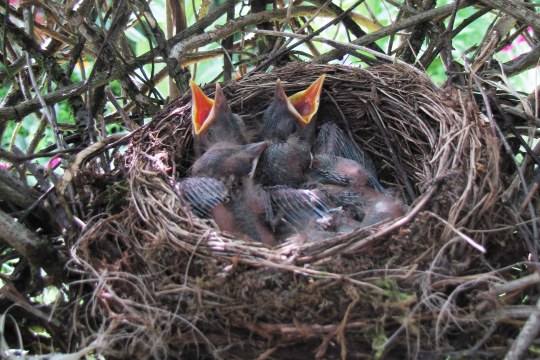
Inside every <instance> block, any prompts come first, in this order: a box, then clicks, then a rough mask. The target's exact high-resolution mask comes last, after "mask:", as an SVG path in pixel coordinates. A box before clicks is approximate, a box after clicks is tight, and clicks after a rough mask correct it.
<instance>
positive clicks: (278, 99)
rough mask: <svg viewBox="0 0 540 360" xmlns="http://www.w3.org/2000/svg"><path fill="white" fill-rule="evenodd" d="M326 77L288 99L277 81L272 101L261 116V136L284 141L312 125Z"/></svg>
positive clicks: (320, 78) (321, 77) (322, 76)
mask: <svg viewBox="0 0 540 360" xmlns="http://www.w3.org/2000/svg"><path fill="white" fill-rule="evenodd" d="M325 77H326V75H325V74H323V75H321V76H320V77H319V78H318V79H317V80H315V81H314V82H313V83H312V84H311V85H310V86H309V87H308V88H307V89H306V90H304V91H300V92H298V93H296V94H293V95H291V96H289V97H287V95H286V94H285V90H284V89H283V85H282V84H281V80H279V79H278V80H277V82H276V89H275V92H274V100H273V101H272V103H271V104H270V106H269V107H268V109H266V111H265V112H264V115H263V126H262V129H261V133H262V135H263V136H264V137H265V138H266V139H280V140H285V139H286V138H288V137H289V136H291V135H294V134H296V133H300V132H301V131H302V130H303V129H305V128H307V127H308V125H310V124H312V123H313V120H314V117H315V115H316V114H317V110H318V109H319V100H320V96H321V91H322V86H323V83H324V79H325Z"/></svg>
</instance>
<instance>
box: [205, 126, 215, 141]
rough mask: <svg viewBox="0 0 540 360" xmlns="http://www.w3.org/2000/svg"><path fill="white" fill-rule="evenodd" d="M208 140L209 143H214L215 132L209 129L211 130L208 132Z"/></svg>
mask: <svg viewBox="0 0 540 360" xmlns="http://www.w3.org/2000/svg"><path fill="white" fill-rule="evenodd" d="M206 139H207V140H208V141H213V139H214V132H213V131H212V130H210V129H209V130H208V131H207V132H206Z"/></svg>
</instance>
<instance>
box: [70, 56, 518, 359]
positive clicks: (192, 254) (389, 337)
mask: <svg viewBox="0 0 540 360" xmlns="http://www.w3.org/2000/svg"><path fill="white" fill-rule="evenodd" d="M322 73H326V74H327V77H326V81H325V85H324V90H323V93H322V96H321V105H320V109H319V115H318V125H319V126H320V124H322V123H324V122H326V121H333V122H335V123H337V124H338V125H339V126H340V127H341V128H342V129H343V130H344V131H345V132H346V133H348V134H349V135H350V136H352V137H353V139H354V140H355V141H356V142H357V144H358V145H359V146H360V147H361V148H362V149H364V150H366V152H368V153H369V154H370V155H371V157H372V159H373V162H374V164H375V166H376V168H377V171H378V175H379V177H380V179H381V182H382V183H383V185H384V186H385V187H386V188H388V189H391V191H392V192H393V193H394V194H395V195H396V196H397V197H399V198H401V199H402V200H403V201H404V202H405V203H406V204H407V205H408V207H409V209H408V211H407V212H406V214H405V215H404V216H403V217H400V218H398V219H394V220H391V221H387V222H385V223H379V224H376V225H375V226H371V227H369V228H364V229H358V230H356V231H353V232H351V233H347V234H340V235H339V236H336V237H333V238H328V239H325V240H321V241H317V242H306V243H304V244H298V243H287V242H285V243H282V244H280V245H278V246H276V247H274V248H268V247H266V246H264V245H262V244H260V243H257V242H249V241H246V240H245V239H235V238H234V237H233V236H231V235H229V234H227V233H222V232H220V231H219V230H218V229H217V227H216V226H215V224H214V223H213V222H212V221H211V220H202V219H199V218H197V217H195V216H194V215H193V214H192V213H191V211H190V210H189V207H187V206H186V204H185V202H184V201H183V200H182V197H181V196H180V194H179V193H178V191H177V190H176V189H177V187H176V186H175V185H176V184H177V183H178V181H179V180H180V179H182V178H183V177H184V176H185V175H186V172H187V170H188V168H189V166H190V164H191V163H192V161H193V152H192V135H191V103H190V100H191V99H190V94H186V95H185V96H184V97H182V98H181V99H179V100H177V101H174V102H173V103H171V104H170V105H169V106H168V107H167V108H165V109H164V110H163V111H162V112H161V113H160V114H159V115H158V116H157V117H155V118H154V119H153V120H152V121H151V122H150V123H149V124H148V125H146V126H144V127H142V128H141V129H139V130H138V131H137V132H136V133H135V135H134V136H133V138H132V140H131V142H130V144H129V147H128V150H127V152H126V154H125V155H124V156H123V157H122V158H121V159H120V160H122V161H123V162H120V161H119V162H118V163H119V164H121V165H119V166H118V168H117V169H116V170H115V171H113V172H111V174H112V175H110V174H109V175H108V176H107V177H105V178H104V179H102V180H101V181H97V180H96V179H95V178H92V179H90V177H84V176H79V177H78V178H77V179H76V180H75V181H76V182H79V184H78V185H84V186H85V187H78V188H81V189H82V188H85V189H86V190H87V191H86V192H85V194H84V195H83V194H81V197H82V200H83V201H87V202H88V203H89V204H90V205H91V206H92V208H93V209H94V211H93V218H92V219H86V220H87V221H88V223H89V226H88V227H87V228H86V229H85V232H84V234H83V236H82V237H81V238H80V240H79V241H78V242H77V243H76V245H75V247H74V248H73V256H74V258H75V260H74V261H73V262H72V268H73V270H74V271H76V272H78V273H80V274H82V275H83V279H84V281H82V285H81V288H80V290H79V291H81V294H82V296H81V302H80V303H78V304H75V305H74V306H75V307H76V313H77V319H78V321H80V322H81V323H83V324H84V326H78V327H73V328H74V329H76V330H74V331H75V332H76V334H77V335H78V336H79V338H80V339H81V343H82V344H84V343H88V342H90V341H91V340H92V339H96V338H99V339H100V342H99V344H100V346H99V349H98V351H99V352H100V353H102V354H104V355H107V356H113V357H122V358H124V357H133V356H135V357H155V358H163V357H166V356H168V357H182V358H190V357H191V356H192V357H196V356H197V357H199V358H227V359H230V358H259V359H263V358H276V359H278V358H289V359H293V358H294V359H304V358H306V359H312V358H317V359H319V358H327V359H331V358H345V357H348V358H361V357H362V356H364V357H366V358H371V357H374V356H379V357H381V356H382V357H384V356H389V357H396V356H397V357H403V356H404V355H405V354H408V356H410V357H413V356H417V357H423V356H435V355H434V354H447V355H462V356H467V354H477V355H478V354H501V353H504V352H505V350H506V349H507V346H508V344H507V337H508V336H515V330H508V328H505V327H501V326H499V325H500V317H499V315H497V314H498V311H497V310H498V309H499V308H500V307H502V306H503V305H504V304H505V303H507V302H511V301H518V300H516V299H515V297H504V296H500V292H501V291H502V290H499V286H500V285H501V284H504V283H505V282H506V281H507V280H508V279H511V278H515V277H516V276H521V274H523V273H524V271H523V270H524V269H519V271H518V270H516V269H515V267H512V265H514V264H516V263H519V262H522V261H524V260H526V257H527V251H526V249H525V246H524V245H523V244H522V243H521V242H519V241H515V236H516V229H515V224H514V221H513V220H512V218H511V217H510V216H508V214H509V213H511V212H512V211H515V209H514V208H513V205H512V204H510V203H508V202H507V201H505V199H507V198H508V194H505V190H506V189H507V188H508V187H509V184H507V183H505V179H506V178H507V177H508V174H505V173H504V172H503V170H502V167H501V164H502V162H503V160H502V155H501V146H500V142H499V141H498V140H497V138H496V137H495V136H494V134H493V130H492V128H491V127H490V126H489V125H487V124H486V122H485V119H484V118H483V117H482V115H480V114H479V112H478V111H477V109H476V108H475V106H474V105H473V102H472V101H470V99H468V93H467V92H462V91H460V90H457V89H446V90H445V91H443V90H441V89H439V88H437V87H436V86H435V85H433V83H431V81H430V80H429V79H428V78H427V77H426V76H425V75H424V74H422V73H420V72H418V71H417V70H415V69H413V68H411V67H405V66H403V67H402V66H398V65H384V66H377V67H373V68H370V69H357V68H352V67H345V66H329V65H310V64H291V65H288V66H285V67H283V68H279V69H275V70H274V71H273V72H271V73H269V74H254V75H251V76H249V77H245V78H242V79H239V80H237V81H233V82H230V83H228V84H225V85H224V87H223V90H224V92H225V95H226V97H227V99H228V101H229V104H230V106H231V108H232V110H233V111H234V112H236V113H238V114H240V115H241V116H242V118H243V119H244V121H245V122H246V123H247V125H248V126H250V125H254V124H255V123H257V122H258V121H259V120H260V118H261V116H262V113H263V111H264V109H265V108H266V107H267V106H268V105H269V103H270V102H271V100H272V96H273V95H272V94H273V89H274V86H275V82H276V80H277V79H278V78H279V79H281V80H282V82H283V85H284V88H285V90H286V91H287V93H288V94H290V93H294V92H296V91H300V90H303V89H305V88H306V87H307V86H308V85H309V84H310V83H311V82H313V81H314V80H315V79H316V78H317V77H318V76H319V75H320V74H322ZM213 89H214V86H213V84H209V85H208V86H206V87H205V91H206V92H207V93H211V92H212V90H213ZM81 183H82V184H81ZM105 185H107V186H105ZM512 209H514V210H512Z"/></svg>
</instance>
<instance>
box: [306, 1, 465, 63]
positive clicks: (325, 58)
mask: <svg viewBox="0 0 540 360" xmlns="http://www.w3.org/2000/svg"><path fill="white" fill-rule="evenodd" d="M473 3H474V1H472V0H466V1H463V2H461V3H460V4H459V6H458V8H459V9H461V8H464V7H468V6H471V5H472V4H473ZM455 6H456V4H455V3H451V4H448V5H445V6H441V7H439V8H436V9H433V10H429V11H426V12H422V13H420V14H418V15H415V16H411V17H410V18H407V19H405V20H402V21H398V22H396V23H394V24H392V25H389V26H386V27H384V28H382V29H380V30H377V31H374V32H372V33H370V34H368V35H366V36H362V37H361V38H358V39H356V40H354V41H353V42H352V43H353V44H356V45H362V46H366V45H368V44H371V43H373V42H375V41H376V40H379V39H382V38H383V37H386V36H389V35H391V34H394V33H396V32H398V31H400V30H403V29H406V28H409V27H411V26H414V25H416V24H420V23H423V22H426V21H430V20H434V19H438V18H441V17H446V16H448V15H450V14H451V13H452V11H453V10H454V8H455ZM341 56H343V52H342V51H339V50H331V51H329V52H327V53H325V54H322V55H321V56H319V57H316V58H315V59H313V62H314V63H316V64H325V63H327V62H329V61H332V60H335V59H339V58H340V57H341Z"/></svg>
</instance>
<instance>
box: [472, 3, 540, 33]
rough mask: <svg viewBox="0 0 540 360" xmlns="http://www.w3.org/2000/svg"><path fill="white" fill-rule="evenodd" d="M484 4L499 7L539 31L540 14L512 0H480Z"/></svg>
mask: <svg viewBox="0 0 540 360" xmlns="http://www.w3.org/2000/svg"><path fill="white" fill-rule="evenodd" d="M480 2H483V3H484V4H486V5H488V6H491V7H493V8H495V9H500V10H501V11H502V12H504V13H505V14H508V15H511V16H512V17H514V18H516V19H517V20H519V21H520V22H522V23H524V24H527V25H530V26H532V27H533V29H534V30H536V31H538V32H540V16H538V13H536V12H534V11H531V10H529V9H527V8H525V7H524V6H521V5H518V4H517V3H516V2H515V1H514V0H480Z"/></svg>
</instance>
